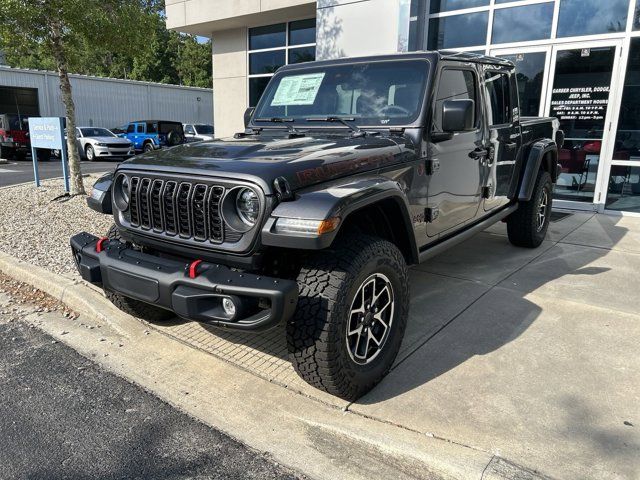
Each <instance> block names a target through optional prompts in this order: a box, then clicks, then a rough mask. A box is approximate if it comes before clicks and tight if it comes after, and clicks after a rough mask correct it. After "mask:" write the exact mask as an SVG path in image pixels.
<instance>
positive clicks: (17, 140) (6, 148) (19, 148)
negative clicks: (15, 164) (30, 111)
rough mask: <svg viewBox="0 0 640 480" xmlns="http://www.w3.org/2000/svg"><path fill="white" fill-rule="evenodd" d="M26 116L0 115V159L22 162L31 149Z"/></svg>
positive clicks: (14, 114)
mask: <svg viewBox="0 0 640 480" xmlns="http://www.w3.org/2000/svg"><path fill="white" fill-rule="evenodd" d="M28 118H29V117H28V116H23V115H18V114H16V113H3V114H0V158H6V159H9V160H13V159H16V160H24V159H25V158H26V156H27V153H29V151H30V149H31V142H30V141H29V124H28V123H27V121H28Z"/></svg>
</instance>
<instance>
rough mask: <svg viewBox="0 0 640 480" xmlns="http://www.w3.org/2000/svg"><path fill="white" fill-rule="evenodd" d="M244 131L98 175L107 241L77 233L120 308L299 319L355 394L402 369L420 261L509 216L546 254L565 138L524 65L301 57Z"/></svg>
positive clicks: (221, 322) (296, 324)
mask: <svg viewBox="0 0 640 480" xmlns="http://www.w3.org/2000/svg"><path fill="white" fill-rule="evenodd" d="M245 124H246V129H245V131H244V132H241V133H237V134H236V135H235V136H234V137H233V138H228V139H224V140H213V141H206V142H199V143H189V144H185V145H181V146H177V147H174V148H170V149H166V150H161V151H155V152H149V153H145V154H143V155H139V156H137V157H134V158H132V159H130V160H128V161H126V162H124V163H122V164H120V165H119V166H118V168H117V169H116V170H115V172H114V173H112V174H109V175H106V176H104V177H102V178H101V179H99V180H98V181H97V183H96V184H95V186H94V189H93V192H92V194H91V197H90V198H89V205H90V206H91V207H92V208H94V209H95V210H98V211H99V212H102V213H105V214H112V215H113V218H114V221H115V224H114V226H113V227H112V228H111V229H110V231H109V232H108V234H107V235H106V236H105V237H102V238H98V237H95V236H93V235H90V234H88V233H80V234H77V235H75V236H74V237H73V238H72V239H71V247H72V250H73V257H74V259H75V262H76V264H77V267H78V269H79V271H80V273H81V275H82V277H83V278H84V279H85V280H87V281H89V282H91V283H94V284H96V285H100V286H101V287H102V288H104V290H105V293H106V295H107V297H108V298H109V299H111V300H112V301H113V303H115V304H116V305H117V306H118V307H120V308H121V309H122V310H124V311H126V312H129V313H131V314H133V315H136V316H138V317H143V318H146V319H150V320H154V321H159V320H161V319H163V318H167V317H171V316H172V315H178V316H179V317H182V318H183V319H187V320H194V321H198V322H206V323H208V324H211V325H215V326H219V327H224V328H229V329H236V330H242V331H257V332H259V331H263V330H265V329H268V328H272V327H275V326H276V325H279V324H284V325H285V326H286V336H287V342H288V349H289V353H290V358H291V361H292V362H293V365H294V367H295V369H296V371H297V372H298V373H299V374H300V376H302V378H303V379H304V380H306V381H307V382H309V383H310V384H311V385H314V386H316V387H318V388H320V389H323V390H325V391H327V392H330V393H332V394H335V395H337V396H340V397H342V398H345V399H349V400H353V399H355V398H358V397H359V396H360V395H362V394H364V393H365V392H367V391H368V390H370V389H371V388H372V387H373V386H374V385H375V384H376V383H377V382H379V381H380V380H381V379H382V378H383V376H384V375H385V374H386V373H387V372H388V371H389V369H390V367H391V365H392V363H393V361H394V358H395V357H396V354H397V353H398V350H399V348H400V343H401V342H402V337H403V334H404V331H405V327H406V325H407V318H408V314H409V287H410V285H409V276H408V266H410V265H415V264H417V263H419V262H422V261H424V260H426V259H428V258H429V257H431V256H433V255H436V254H437V253H440V252H442V251H443V250H445V249H447V248H449V247H451V246H452V245H454V244H456V243H458V242H461V241H463V240H465V239H467V238H469V237H470V236H471V235H473V234H475V233H477V232H480V231H481V230H483V229H485V228H487V227H488V226H490V225H491V224H493V223H495V222H499V221H505V222H506V224H507V229H508V234H509V240H510V241H511V243H513V244H515V245H518V246H521V247H528V248H535V247H537V246H538V245H540V243H541V242H542V241H543V239H544V237H545V234H546V232H547V228H548V225H549V216H550V210H551V196H552V191H553V186H554V183H555V181H556V178H557V176H558V165H557V158H558V153H557V151H558V144H559V143H560V144H561V143H562V141H563V139H562V132H561V131H560V130H559V129H558V125H559V124H558V121H557V120H555V119H552V118H523V117H521V116H520V114H519V105H518V91H517V83H516V76H515V73H514V66H513V64H511V63H510V62H507V61H504V60H501V59H498V58H489V57H484V56H478V55H473V54H460V53H448V52H418V53H410V54H397V55H388V56H378V57H368V58H350V59H341V60H333V61H318V62H313V63H306V64H298V65H289V66H286V67H283V68H281V69H280V70H278V72H277V73H276V74H275V76H274V77H273V78H272V79H271V81H270V82H269V85H268V87H267V88H266V90H265V92H264V94H263V95H262V98H261V99H260V101H259V103H258V105H257V107H256V108H255V110H253V109H250V110H248V112H247V114H246V115H245Z"/></svg>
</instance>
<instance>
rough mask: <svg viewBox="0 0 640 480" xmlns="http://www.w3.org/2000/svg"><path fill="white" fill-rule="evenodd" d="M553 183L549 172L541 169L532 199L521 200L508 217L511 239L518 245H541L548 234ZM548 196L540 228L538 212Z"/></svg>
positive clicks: (508, 231) (508, 229)
mask: <svg viewBox="0 0 640 480" xmlns="http://www.w3.org/2000/svg"><path fill="white" fill-rule="evenodd" d="M552 193H553V184H552V182H551V175H549V172H545V171H544V170H540V171H539V172H538V176H537V178H536V184H535V186H534V188H533V194H532V195H531V200H529V201H526V202H520V204H519V205H518V209H517V210H516V211H515V212H513V213H512V214H511V215H509V216H508V217H507V234H508V235H509V241H510V242H511V243H512V244H513V245H515V246H517V247H526V248H536V247H539V246H540V245H541V244H542V242H543V241H544V238H545V237H546V235H547V230H548V229H549V220H550V218H551V207H552V202H553V199H552ZM545 194H546V198H547V204H546V212H545V219H544V224H543V225H542V228H538V214H539V212H540V205H541V203H542V201H543V198H544V197H545Z"/></svg>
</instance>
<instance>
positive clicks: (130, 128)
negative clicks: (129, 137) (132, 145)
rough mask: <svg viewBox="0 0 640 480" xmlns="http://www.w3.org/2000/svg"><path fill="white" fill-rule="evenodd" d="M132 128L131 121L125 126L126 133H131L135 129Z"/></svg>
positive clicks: (133, 126)
mask: <svg viewBox="0 0 640 480" xmlns="http://www.w3.org/2000/svg"><path fill="white" fill-rule="evenodd" d="M134 129H135V125H134V124H133V123H130V124H129V125H128V126H127V133H133V132H134V131H135V130H134Z"/></svg>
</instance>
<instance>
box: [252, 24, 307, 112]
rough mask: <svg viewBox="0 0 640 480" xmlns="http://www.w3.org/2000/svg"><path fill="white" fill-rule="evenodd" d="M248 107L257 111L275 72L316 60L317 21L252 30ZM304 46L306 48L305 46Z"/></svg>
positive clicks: (267, 26) (268, 26)
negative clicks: (288, 65) (285, 67)
mask: <svg viewBox="0 0 640 480" xmlns="http://www.w3.org/2000/svg"><path fill="white" fill-rule="evenodd" d="M248 36H249V39H248V40H249V106H251V107H255V106H256V104H257V103H258V100H259V99H260V96H261V95H262V92H264V89H265V88H266V86H267V84H268V83H269V80H270V79H271V76H272V75H273V74H274V73H275V71H276V70H277V69H278V68H280V67H282V66H283V65H286V64H288V63H302V62H312V61H314V60H315V59H316V46H315V43H316V19H315V18H308V19H304V20H295V21H293V22H289V23H288V24H287V23H278V24H276V25H265V26H263V27H255V28H250V29H249V32H248ZM302 45H305V46H302Z"/></svg>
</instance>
